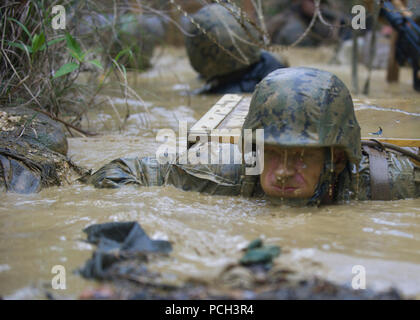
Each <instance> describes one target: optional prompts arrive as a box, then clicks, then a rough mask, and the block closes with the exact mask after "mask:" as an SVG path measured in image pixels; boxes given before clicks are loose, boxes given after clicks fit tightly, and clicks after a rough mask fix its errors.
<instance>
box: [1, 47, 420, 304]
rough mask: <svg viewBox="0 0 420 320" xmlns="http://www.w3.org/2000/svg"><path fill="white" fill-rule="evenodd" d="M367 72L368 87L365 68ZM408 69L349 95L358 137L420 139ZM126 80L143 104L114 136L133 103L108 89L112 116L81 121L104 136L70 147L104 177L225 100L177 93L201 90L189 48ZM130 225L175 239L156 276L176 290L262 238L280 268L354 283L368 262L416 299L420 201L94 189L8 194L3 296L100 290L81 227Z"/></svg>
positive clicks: (97, 114)
mask: <svg viewBox="0 0 420 320" xmlns="http://www.w3.org/2000/svg"><path fill="white" fill-rule="evenodd" d="M284 53H285V54H286V55H287V56H288V57H289V60H290V62H291V65H293V66H296V65H308V66H315V67H320V68H323V69H327V70H329V71H332V72H335V73H336V74H337V75H338V76H339V77H340V78H342V79H343V80H344V81H345V82H346V83H347V84H348V85H349V86H350V72H349V70H350V67H348V66H330V65H327V61H328V60H329V58H330V56H331V50H329V49H321V50H318V51H317V55H318V56H316V55H315V56H314V54H313V50H311V51H310V52H308V51H307V50H306V51H305V50H304V49H295V50H293V51H290V52H287V51H286V52H284ZM308 56H310V57H311V59H308ZM360 72H361V79H364V77H363V67H361V70H360ZM410 72H411V71H410V70H409V69H407V70H405V69H404V70H403V72H402V79H401V82H400V83H399V84H393V85H389V84H387V83H385V81H384V80H383V79H384V77H385V75H384V72H383V71H375V72H374V74H373V79H374V81H373V83H372V91H371V95H370V96H369V97H365V96H362V95H359V96H354V100H355V104H356V109H357V110H358V111H357V116H358V119H359V121H360V124H361V126H362V135H363V136H367V135H368V132H372V131H376V130H377V129H378V127H379V126H381V127H383V128H384V136H385V137H399V138H414V137H416V138H419V136H420V135H419V133H420V132H419V123H420V122H419V121H420V104H419V99H418V98H419V94H417V93H415V92H414V91H413V89H412V84H411V73H410ZM130 80H131V81H132V83H133V84H134V83H135V85H133V87H134V88H135V89H136V91H137V93H138V94H139V95H140V96H141V97H142V99H143V100H144V103H139V102H138V101H136V100H134V99H132V100H128V104H129V108H130V117H129V118H128V121H127V123H126V125H125V126H124V128H123V130H121V131H120V132H119V128H120V127H121V121H120V120H119V118H121V119H123V118H124V116H125V112H126V105H125V103H124V101H123V100H121V99H120V98H118V97H119V94H118V93H115V94H114V93H112V92H111V93H110V95H111V97H112V101H113V103H114V107H115V108H113V107H111V106H110V105H109V104H107V105H103V106H100V107H98V108H97V109H95V110H91V111H90V112H89V117H88V118H89V122H88V121H86V125H87V124H88V123H89V126H90V129H91V130H94V131H97V132H101V133H102V134H103V135H101V136H98V137H92V138H70V139H69V145H70V150H69V155H70V156H71V157H72V159H73V160H74V161H75V162H76V163H78V164H80V165H83V166H86V167H88V168H93V169H98V168H99V167H100V166H101V165H103V164H105V163H107V162H109V161H110V160H113V159H115V158H117V157H121V156H145V155H153V154H154V152H155V150H156V148H157V147H158V145H159V143H158V142H156V141H155V136H156V132H157V130H158V129H161V128H172V129H174V130H177V128H178V122H177V121H178V120H181V119H182V120H187V121H188V123H189V124H193V123H194V121H196V120H198V119H199V118H200V117H201V115H203V114H204V113H205V112H206V111H207V110H208V108H209V107H210V106H211V105H213V104H214V103H215V102H216V101H217V100H218V99H219V98H220V96H207V97H203V96H199V97H189V96H187V95H183V94H182V91H183V90H185V89H186V88H190V89H191V88H197V87H199V86H200V84H199V83H198V81H197V80H196V78H195V73H194V72H193V70H191V68H190V67H189V64H188V61H187V60H186V58H185V54H184V52H183V51H182V50H171V51H170V52H169V53H166V54H164V55H162V56H160V57H159V59H158V60H157V63H156V67H155V68H154V69H153V70H151V71H149V72H147V73H144V74H142V75H140V76H138V77H137V78H136V79H135V80H136V82H134V79H133V77H132V79H130ZM366 105H371V107H366ZM145 106H146V107H147V108H148V110H149V112H148V113H147V112H145ZM117 114H118V115H117ZM152 127H153V129H151V128H152ZM127 220H137V221H139V223H140V224H141V225H142V226H143V227H144V229H145V230H146V232H147V233H148V234H149V235H151V236H152V237H153V238H156V239H167V240H170V241H172V243H173V247H174V252H173V253H172V254H171V256H170V258H167V259H163V260H160V261H156V262H153V263H152V265H151V268H152V269H154V270H158V271H161V272H163V273H165V275H166V277H167V281H171V282H174V283H177V282H180V281H182V280H183V279H186V278H188V277H197V278H204V279H211V278H212V277H214V276H216V275H217V274H218V272H219V271H220V270H221V269H222V268H223V267H224V266H225V265H226V264H227V263H229V262H232V261H235V260H237V259H238V258H239V256H240V252H239V249H240V248H242V247H243V246H245V245H246V244H247V243H248V242H249V241H250V240H252V239H254V238H256V237H262V238H263V239H265V241H266V242H267V243H270V244H277V245H279V246H281V247H282V249H283V254H282V255H281V256H280V257H279V258H278V262H279V263H284V264H287V265H288V266H290V267H292V268H295V269H296V270H299V271H301V272H302V273H303V274H309V275H313V274H317V275H321V276H323V277H326V278H328V279H330V280H332V281H335V282H337V283H342V284H350V283H351V281H352V278H353V276H354V274H352V267H353V266H355V265H363V266H364V267H365V268H366V281H367V286H368V287H370V288H373V289H385V288H387V287H388V286H390V285H392V286H395V287H397V288H398V289H400V290H401V291H402V292H404V293H405V294H407V295H414V296H417V297H420V276H419V274H420V199H416V200H400V201H392V202H380V201H379V202H353V203H350V204H348V205H340V206H326V207H322V208H299V209H298V208H293V209H291V208H279V207H271V206H268V205H267V204H266V203H265V202H264V201H254V200H249V199H243V198H240V197H221V196H208V195H204V194H199V193H195V192H184V191H181V190H177V189H175V188H173V187H171V186H168V187H163V188H159V187H152V188H135V187H130V186H129V187H124V188H121V189H116V190H98V189H94V188H93V187H91V186H85V185H80V184H74V185H72V186H65V187H56V188H50V189H47V190H44V191H42V192H40V193H39V194H33V195H16V194H3V195H1V202H0V221H1V227H0V239H1V241H0V252H1V255H0V295H2V296H4V297H6V298H43V297H44V295H43V292H44V290H45V289H47V290H49V291H53V292H54V293H55V294H58V295H62V296H67V297H71V298H75V297H77V296H78V295H79V294H80V292H81V291H82V290H83V289H85V288H86V287H92V286H95V283H94V282H91V281H85V280H83V279H82V278H80V277H79V276H78V275H75V274H73V271H74V270H75V269H77V268H78V267H81V266H82V265H83V264H84V262H85V261H86V259H88V258H89V257H90V255H91V252H92V249H93V247H92V246H91V245H89V244H86V243H84V242H83V241H81V240H82V239H85V235H84V234H83V233H82V229H83V228H84V227H86V226H88V225H90V224H93V223H102V222H109V221H127ZM54 265H63V266H64V267H65V268H66V272H67V281H66V285H67V289H66V290H62V291H57V290H52V289H51V279H52V277H53V276H54V275H53V274H52V273H51V269H52V267H53V266H54Z"/></svg>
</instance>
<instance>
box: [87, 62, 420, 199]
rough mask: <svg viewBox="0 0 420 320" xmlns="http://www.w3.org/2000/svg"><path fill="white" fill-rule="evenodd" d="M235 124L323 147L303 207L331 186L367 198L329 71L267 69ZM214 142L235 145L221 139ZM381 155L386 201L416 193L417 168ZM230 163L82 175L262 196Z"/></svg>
mask: <svg viewBox="0 0 420 320" xmlns="http://www.w3.org/2000/svg"><path fill="white" fill-rule="evenodd" d="M243 128H244V129H253V130H255V129H261V128H263V129H264V144H265V145H274V146H279V147H284V148H287V147H325V148H324V149H325V152H326V157H325V159H327V160H326V161H325V164H324V169H323V171H322V173H321V175H320V179H319V182H318V186H317V188H316V191H315V194H314V196H313V197H312V198H311V199H305V201H304V204H319V203H321V201H322V199H323V196H324V195H325V194H326V193H327V192H328V190H329V186H330V185H331V184H332V183H333V184H334V200H335V201H347V200H351V199H359V200H369V199H375V198H374V197H372V189H371V174H370V173H371V172H370V171H371V170H370V164H369V162H370V160H369V156H368V154H367V153H365V152H364V151H362V145H361V140H360V127H359V125H358V123H357V120H356V117H355V114H354V107H353V102H352V99H351V96H350V93H349V91H348V89H347V88H346V86H345V85H344V84H343V83H342V82H341V81H340V80H339V79H338V78H337V77H336V76H335V75H333V74H331V73H329V72H326V71H321V70H317V69H312V68H287V69H279V70H276V71H274V72H272V73H271V74H270V75H268V76H267V77H266V78H265V79H264V80H263V81H261V83H260V84H259V85H258V86H257V88H256V90H255V92H254V94H253V97H252V100H251V105H250V110H249V113H248V115H247V118H246V120H245V123H244V125H243ZM219 147H220V148H231V149H232V148H235V146H234V145H222V144H221V145H220V146H219ZM331 148H341V149H343V150H344V151H345V152H346V154H347V159H348V163H347V166H346V169H345V170H344V171H343V172H342V173H341V174H340V175H339V176H338V177H336V176H334V175H333V172H332V170H331V166H332V161H330V160H329V159H331V152H332V150H331ZM224 151H227V150H224ZM190 152H193V151H192V149H190ZM231 154H232V153H231ZM384 154H385V156H386V161H387V171H388V175H387V181H389V186H390V193H391V195H390V199H402V198H415V197H419V196H420V184H419V179H418V176H416V175H418V174H419V167H417V166H416V165H415V164H414V163H413V162H412V161H411V159H410V158H408V157H407V156H405V155H402V154H400V153H398V152H395V151H392V150H389V151H386V153H384ZM233 163H234V162H233V161H232V164H225V165H215V164H210V165H204V164H199V165H192V164H188V165H186V164H185V165H182V164H159V162H158V161H157V160H156V158H153V157H151V158H143V159H138V158H134V159H117V160H114V161H112V162H111V163H109V164H107V165H105V166H104V167H102V168H101V169H99V170H98V171H97V172H96V173H94V174H93V175H91V176H88V177H85V178H84V181H85V182H88V183H91V184H94V185H95V186H96V187H102V188H105V187H111V188H112V187H119V186H120V185H124V184H136V185H141V186H160V185H167V184H169V185H174V186H175V187H177V188H181V189H183V190H190V191H199V192H206V193H210V194H218V195H243V196H264V192H263V190H262V188H261V186H260V182H259V176H247V175H245V168H246V167H245V165H242V164H233ZM416 179H417V180H416ZM374 187H375V186H374Z"/></svg>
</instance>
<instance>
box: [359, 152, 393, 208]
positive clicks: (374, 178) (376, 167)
mask: <svg viewBox="0 0 420 320" xmlns="http://www.w3.org/2000/svg"><path fill="white" fill-rule="evenodd" d="M363 150H364V151H365V152H366V153H367V154H368V155H369V171H370V187H371V197H372V200H392V197H391V187H390V182H389V178H388V161H387V158H386V153H385V152H380V151H378V150H377V149H375V148H371V147H368V146H364V147H363Z"/></svg>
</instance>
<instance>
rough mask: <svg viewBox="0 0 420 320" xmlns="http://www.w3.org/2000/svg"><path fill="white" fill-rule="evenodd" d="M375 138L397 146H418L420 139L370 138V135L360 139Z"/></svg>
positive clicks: (419, 146) (419, 145)
mask: <svg viewBox="0 0 420 320" xmlns="http://www.w3.org/2000/svg"><path fill="white" fill-rule="evenodd" d="M371 139H375V140H377V141H379V142H386V143H391V144H395V145H397V146H399V147H418V148H420V139H397V138H372V137H363V138H362V140H371Z"/></svg>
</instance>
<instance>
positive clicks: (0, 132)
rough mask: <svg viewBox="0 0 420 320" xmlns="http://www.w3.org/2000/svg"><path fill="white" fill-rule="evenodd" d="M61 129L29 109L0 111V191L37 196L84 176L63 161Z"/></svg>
mask: <svg viewBox="0 0 420 320" xmlns="http://www.w3.org/2000/svg"><path fill="white" fill-rule="evenodd" d="M67 149H68V145H67V139H66V136H65V134H64V128H63V126H62V125H61V124H59V123H57V122H55V121H54V120H52V119H50V118H49V117H47V116H45V115H43V114H39V113H36V112H34V111H32V110H30V109H27V108H22V107H15V108H3V109H0V191H7V192H16V193H33V192H38V191H40V190H41V189H43V188H45V187H50V186H60V185H64V184H69V183H70V182H71V181H72V180H74V179H76V178H78V177H79V176H80V175H81V174H83V173H84V170H83V169H82V168H79V167H77V166H76V165H74V164H73V163H72V162H71V161H70V160H68V159H67V157H66V154H67Z"/></svg>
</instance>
